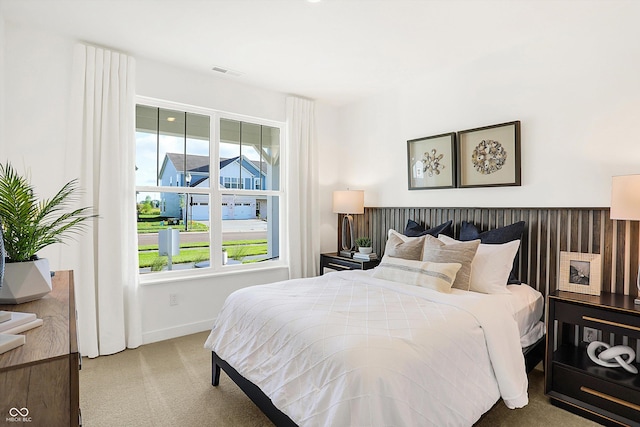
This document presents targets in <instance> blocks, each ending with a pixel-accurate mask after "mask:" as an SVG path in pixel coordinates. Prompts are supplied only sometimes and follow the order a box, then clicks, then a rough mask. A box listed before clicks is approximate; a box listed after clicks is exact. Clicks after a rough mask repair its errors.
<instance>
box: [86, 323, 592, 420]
mask: <svg viewBox="0 0 640 427" xmlns="http://www.w3.org/2000/svg"><path fill="white" fill-rule="evenodd" d="M207 335H208V333H206V332H203V333H199V334H194V335H189V336H186V337H181V338H176V339H172V340H168V341H163V342H159V343H154V344H149V345H145V346H142V347H140V348H138V349H135V350H126V351H123V352H121V353H118V354H115V355H113V356H102V357H98V358H96V359H88V358H84V359H83V363H82V370H81V371H80V408H81V410H82V420H83V426H85V427H102V426H105V427H113V426H119V427H120V426H135V427H146V426H149V427H164V426H167V427H169V426H185V427H186V426H215V427H235V426H238V427H244V426H250V427H260V426H272V425H273V424H272V423H271V422H270V421H269V420H268V419H267V418H266V417H265V416H264V415H263V414H262V412H260V410H259V409H258V408H257V407H256V406H255V405H254V404H253V403H252V402H251V401H250V400H249V398H247V397H246V396H245V395H244V393H243V392H242V391H241V390H240V389H239V388H238V387H237V386H236V385H235V384H234V383H233V381H231V380H230V379H229V377H227V376H226V375H225V374H224V372H223V373H222V374H221V378H220V386H218V387H213V386H211V353H210V352H209V351H207V350H205V349H204V348H203V344H204V341H205V339H206V337H207ZM529 382H530V385H529V397H530V403H529V405H528V406H526V407H525V408H523V409H519V410H515V411H511V410H509V409H507V408H506V407H505V406H504V404H503V403H502V402H498V404H496V406H494V408H493V409H491V410H490V411H489V412H488V413H487V414H485V415H484V417H483V418H482V419H481V420H480V421H479V422H478V423H477V424H476V425H477V426H482V427H488V426H491V427H495V426H518V427H527V426H532V427H534V426H535V427H538V426H548V427H552V426H562V427H572V426H576V427H577V426H580V427H583V426H595V425H597V424H594V423H592V422H590V421H588V420H585V419H583V418H581V417H578V416H576V415H573V414H571V413H569V412H566V411H564V410H562V409H559V408H556V407H554V406H551V405H550V404H549V403H548V401H547V399H546V398H545V397H544V395H543V373H542V372H541V371H538V370H534V371H533V372H532V373H531V374H530V376H529Z"/></svg>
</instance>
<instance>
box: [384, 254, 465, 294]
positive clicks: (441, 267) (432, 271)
mask: <svg viewBox="0 0 640 427" xmlns="http://www.w3.org/2000/svg"><path fill="white" fill-rule="evenodd" d="M460 267H461V264H459V263H438V262H429V261H411V260H407V259H402V258H393V257H388V256H384V257H382V261H381V262H380V264H379V265H378V266H377V267H376V268H374V269H373V277H377V278H378V279H384V280H391V281H393V282H399V283H406V284H408V285H415V286H422V287H424V288H429V289H433V290H435V291H438V292H445V293H449V292H451V285H453V282H454V281H455V280H456V273H457V272H458V270H460Z"/></svg>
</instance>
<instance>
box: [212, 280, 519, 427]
mask: <svg viewBox="0 0 640 427" xmlns="http://www.w3.org/2000/svg"><path fill="white" fill-rule="evenodd" d="M368 273H369V272H365V271H348V272H340V273H330V274H326V275H323V276H319V277H315V278H309V279H299V280H289V281H285V282H279V283H274V284H270V285H261V286H253V287H250V288H244V289H241V290H239V291H236V292H234V293H233V294H232V295H230V296H229V297H228V298H227V300H226V302H225V304H224V306H223V308H222V311H221V313H220V315H219V317H218V319H217V321H216V323H215V325H214V327H213V330H212V332H211V334H210V335H209V337H208V339H207V341H206V344H205V347H206V348H208V349H211V350H213V351H215V352H216V353H217V354H218V355H219V356H220V357H221V358H222V359H223V360H226V361H227V362H228V363H229V364H230V365H231V366H233V367H234V368H235V369H236V370H237V371H238V372H239V373H240V374H241V375H243V376H244V377H245V378H247V379H248V380H250V381H251V382H253V383H254V384H256V385H257V386H258V387H260V389H262V391H263V392H264V393H265V394H266V395H267V396H269V397H270V398H271V400H272V402H273V403H274V404H275V406H276V407H278V408H279V409H280V410H281V411H283V412H284V413H286V414H287V415H288V416H289V417H290V418H291V419H292V420H293V421H295V422H296V423H297V424H298V425H300V426H428V425H433V426H469V425H472V424H473V423H474V422H475V421H477V420H478V419H479V417H480V416H481V415H482V414H483V413H484V412H486V411H487V410H489V409H490V408H491V406H492V405H493V404H494V403H495V402H496V401H497V400H498V399H499V398H500V397H502V398H503V400H504V402H505V404H506V405H507V406H508V407H510V408H516V407H522V406H524V405H526V404H527V403H528V396H527V386H528V382H527V376H526V372H525V365H524V358H523V356H522V350H521V347H520V344H519V333H518V326H517V324H516V322H515V320H514V319H513V316H512V315H511V314H509V310H508V309H507V308H506V307H505V302H504V301H505V300H504V299H501V298H492V297H493V296H491V295H484V294H478V293H474V292H463V291H456V290H454V293H452V294H443V293H439V292H435V291H432V290H429V289H425V288H421V287H417V286H411V285H405V284H400V283H395V282H390V281H386V280H380V279H375V278H372V277H371V276H370V274H368Z"/></svg>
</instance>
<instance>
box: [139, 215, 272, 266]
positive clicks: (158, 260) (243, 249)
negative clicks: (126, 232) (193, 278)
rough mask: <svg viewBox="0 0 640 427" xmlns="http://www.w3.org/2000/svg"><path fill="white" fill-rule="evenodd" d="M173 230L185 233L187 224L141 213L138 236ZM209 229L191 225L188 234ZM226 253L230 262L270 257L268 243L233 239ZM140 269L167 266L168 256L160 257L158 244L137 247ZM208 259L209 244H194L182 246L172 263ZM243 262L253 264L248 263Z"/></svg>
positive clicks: (225, 246)
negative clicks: (257, 256) (172, 222)
mask: <svg viewBox="0 0 640 427" xmlns="http://www.w3.org/2000/svg"><path fill="white" fill-rule="evenodd" d="M169 227H173V228H175V229H179V230H180V231H181V232H183V231H184V224H180V225H169V218H162V217H160V216H158V214H157V213H156V214H142V213H141V214H139V215H138V233H139V234H142V233H157V232H158V231H159V230H164V229H166V228H169ZM208 230H209V228H208V227H207V226H206V225H204V224H202V223H199V222H197V221H193V222H190V223H189V231H208ZM222 246H223V248H224V249H226V250H227V254H228V256H229V259H236V260H239V261H243V259H244V258H245V257H248V256H255V255H266V254H267V240H266V239H259V240H234V241H229V242H224V243H222ZM138 259H139V264H140V267H141V268H142V267H152V268H161V267H162V266H164V265H166V263H167V257H166V256H163V257H161V256H159V255H158V245H157V244H156V245H143V246H140V247H138ZM208 259H209V242H191V243H181V244H180V254H179V255H176V256H173V257H172V262H173V264H182V263H196V262H200V261H206V260H208ZM243 262H251V261H250V260H245V261H243Z"/></svg>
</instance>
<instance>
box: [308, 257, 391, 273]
mask: <svg viewBox="0 0 640 427" xmlns="http://www.w3.org/2000/svg"><path fill="white" fill-rule="evenodd" d="M379 263H380V261H379V260H377V259H372V260H369V261H367V260H361V259H354V258H346V257H342V256H339V255H338V254H337V253H329V254H320V274H321V275H322V274H323V273H324V269H325V268H329V269H331V270H335V271H343V270H369V269H371V268H375V267H376V266H377V265H378V264H379Z"/></svg>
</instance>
